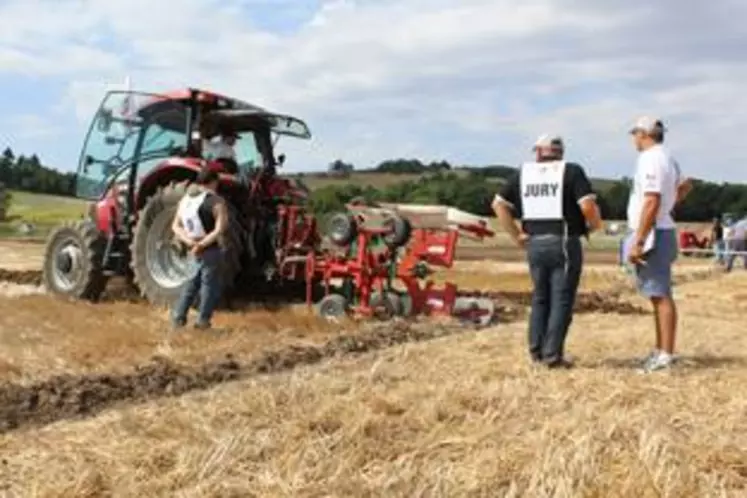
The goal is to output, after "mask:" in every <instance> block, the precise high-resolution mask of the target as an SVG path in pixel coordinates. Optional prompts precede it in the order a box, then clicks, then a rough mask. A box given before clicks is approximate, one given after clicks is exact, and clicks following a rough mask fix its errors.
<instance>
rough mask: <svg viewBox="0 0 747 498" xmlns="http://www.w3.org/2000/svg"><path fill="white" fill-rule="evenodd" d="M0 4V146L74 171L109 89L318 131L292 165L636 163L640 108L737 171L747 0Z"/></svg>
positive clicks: (294, 153) (690, 161) (696, 159)
mask: <svg viewBox="0 0 747 498" xmlns="http://www.w3.org/2000/svg"><path fill="white" fill-rule="evenodd" d="M169 5H174V4H171V3H169V2H153V1H152V0H0V19H2V20H3V29H2V30H0V109H2V115H1V116H0V147H4V146H6V145H9V146H11V147H12V148H13V149H14V150H16V151H18V152H19V153H25V154H30V153H34V152H35V153H37V154H39V155H40V156H41V158H42V160H43V161H44V162H45V163H46V164H49V165H52V166H54V167H57V168H60V169H65V170H69V169H73V168H75V165H76V163H77V156H78V153H79V148H80V145H81V142H82V139H83V137H84V135H85V132H86V128H87V126H88V120H89V119H90V115H91V113H92V112H93V111H94V110H95V108H96V106H97V104H98V102H99V100H100V99H101V97H102V96H103V94H104V92H105V91H106V90H107V89H109V88H112V87H113V85H114V86H116V85H118V84H121V83H122V82H123V81H124V79H125V77H127V76H129V77H131V78H132V81H133V84H134V86H135V88H136V89H138V90H143V91H162V90H166V89H169V88H175V87H176V88H178V87H183V86H187V85H193V86H205V87H208V88H211V89H214V90H217V91H220V92H223V93H228V94H231V95H235V96H237V97H239V98H242V99H244V100H248V101H251V102H255V103H258V104H260V105H264V106H268V107H270V108H273V109H276V110H278V111H280V112H286V113H290V114H295V115H298V116H300V117H302V118H304V119H305V120H306V121H307V122H308V123H309V125H310V127H311V129H312V132H313V134H314V139H313V141H312V142H300V143H294V142H291V141H286V142H282V147H281V148H282V150H281V151H282V152H286V154H287V155H288V163H287V166H286V167H287V169H288V170H289V171H309V170H314V169H323V168H325V167H326V165H327V164H328V163H329V162H331V161H332V160H334V159H336V158H341V159H344V160H346V161H350V162H353V163H354V164H355V165H357V166H358V167H361V168H363V167H369V166H373V165H375V164H376V163H377V162H379V161H381V160H384V159H387V158H392V157H418V158H421V159H423V160H437V159H446V160H448V161H450V162H452V163H455V164H495V163H509V164H515V163H517V162H519V161H521V160H523V159H525V158H527V157H528V155H529V148H530V146H531V143H532V141H533V139H534V138H535V137H536V136H538V135H540V134H543V133H558V134H561V135H563V136H564V137H565V138H566V141H567V143H568V145H569V147H568V156H569V158H571V159H575V160H578V161H580V162H582V163H583V164H584V165H585V166H586V167H587V169H588V170H589V171H590V172H591V173H592V174H593V175H595V176H621V175H625V174H630V171H631V170H632V167H633V162H634V160H635V153H634V151H633V149H632V147H631V144H630V142H629V137H628V136H627V134H626V130H627V129H628V127H629V125H630V123H631V122H632V121H633V120H634V119H635V118H636V117H637V116H638V115H640V114H653V115H657V116H660V117H662V118H663V119H664V120H665V121H667V122H668V124H669V127H670V130H671V133H670V137H669V138H668V141H669V142H670V145H671V147H672V148H673V149H674V152H675V154H676V156H677V157H678V159H679V160H680V163H681V164H682V166H683V168H684V169H685V171H686V172H687V173H689V174H691V175H693V176H697V177H702V178H707V179H711V180H716V181H721V180H730V181H742V179H743V173H742V171H741V168H740V167H738V166H737V165H740V166H741V164H744V163H745V160H747V150H746V149H745V147H744V146H743V145H742V142H743V139H742V134H743V132H742V130H744V129H745V127H747V99H745V98H744V97H743V94H744V90H743V85H744V84H743V82H744V81H747V58H745V57H744V50H745V47H747V29H745V28H744V27H743V26H742V22H741V19H744V17H745V16H746V15H747V4H746V3H744V2H740V1H737V0H719V1H716V2H709V3H703V2H695V1H692V0H679V1H676V0H661V1H659V2H649V1H643V0H630V1H627V2H621V1H617V0H526V1H524V2H516V1H513V0H511V1H509V0H458V1H457V0H453V1H447V0H396V1H395V0H358V1H354V0H333V1H325V0H313V1H312V0H222V1H218V0H182V1H180V2H179V3H178V5H179V7H178V8H174V7H169Z"/></svg>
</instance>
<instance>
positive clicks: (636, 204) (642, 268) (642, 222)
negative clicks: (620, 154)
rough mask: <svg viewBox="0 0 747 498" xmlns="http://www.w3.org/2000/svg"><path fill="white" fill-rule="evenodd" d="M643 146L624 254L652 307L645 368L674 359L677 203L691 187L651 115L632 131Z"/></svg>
mask: <svg viewBox="0 0 747 498" xmlns="http://www.w3.org/2000/svg"><path fill="white" fill-rule="evenodd" d="M630 133H631V135H632V136H633V142H634V144H635V147H636V149H637V150H638V151H639V153H640V154H639V156H638V161H637V164H636V171H635V176H634V178H633V189H632V191H631V193H630V199H629V201H628V226H629V229H630V230H631V233H630V234H629V235H628V238H627V241H626V251H625V252H626V256H627V257H626V259H627V260H628V262H629V263H631V264H633V265H634V266H635V273H636V280H637V286H638V290H639V292H640V293H641V294H642V295H644V296H645V297H647V298H649V299H650V300H651V304H652V305H653V308H654V317H655V327H656V347H655V349H654V351H652V352H651V353H650V354H649V355H648V357H647V358H646V359H645V360H644V362H643V369H644V371H645V372H651V371H654V370H660V369H664V368H668V367H670V366H671V365H672V363H673V361H674V346H675V336H676V331H677V307H676V305H675V302H674V298H673V297H672V264H673V263H674V261H675V260H676V259H677V252H678V246H677V227H676V224H675V222H674V219H673V217H672V211H673V210H674V207H675V206H676V205H677V203H678V202H680V201H681V200H682V199H683V198H684V197H685V196H686V195H687V194H688V193H689V191H690V189H691V188H692V187H691V183H690V181H689V180H684V179H683V178H682V174H681V171H680V168H679V165H678V164H677V161H675V160H674V158H673V157H672V155H671V154H670V152H669V150H668V149H667V148H666V147H665V146H664V145H663V142H664V133H665V128H664V125H663V124H662V122H661V121H660V120H658V119H654V118H651V117H642V118H640V119H638V121H636V123H635V125H634V126H633V128H632V129H631V131H630Z"/></svg>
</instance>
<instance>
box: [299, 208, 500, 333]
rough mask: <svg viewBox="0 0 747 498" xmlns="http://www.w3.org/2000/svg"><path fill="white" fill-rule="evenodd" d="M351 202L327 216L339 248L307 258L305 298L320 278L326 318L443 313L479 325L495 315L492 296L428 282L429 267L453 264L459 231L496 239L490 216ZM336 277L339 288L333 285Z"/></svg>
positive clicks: (321, 309)
mask: <svg viewBox="0 0 747 498" xmlns="http://www.w3.org/2000/svg"><path fill="white" fill-rule="evenodd" d="M346 207H347V209H348V212H347V213H338V214H336V215H334V216H333V217H332V218H331V219H330V223H329V228H328V231H327V237H328V240H330V241H331V242H332V243H333V244H334V245H336V246H337V248H338V250H337V251H335V250H327V251H324V252H322V253H320V254H314V253H310V254H309V255H308V257H307V262H306V284H307V289H306V300H307V304H308V305H309V306H311V305H312V304H313V290H314V289H313V284H314V282H320V283H321V284H322V286H323V289H324V297H322V298H321V300H320V301H319V302H318V303H317V310H318V313H319V314H320V315H321V316H323V317H326V318H337V317H340V316H343V315H345V314H348V313H351V312H352V313H353V314H355V315H360V316H366V317H376V318H379V319H389V318H392V317H394V316H413V315H441V316H455V317H457V318H459V319H461V320H464V321H468V322H471V323H476V324H482V325H485V324H487V323H489V322H490V321H491V320H492V318H493V317H494V312H495V308H494V304H493V301H492V300H490V299H485V298H474V297H460V296H459V294H458V291H457V286H456V285H455V284H454V283H451V282H446V283H445V284H444V285H443V286H442V287H438V286H437V285H436V283H435V282H434V281H433V280H430V279H428V277H429V276H430V275H432V274H433V273H434V271H433V269H432V267H440V268H451V267H452V266H453V264H454V258H455V255H456V248H457V243H458V241H459V237H460V235H464V236H468V237H471V238H473V239H476V240H479V241H482V240H484V239H485V238H488V237H493V236H494V235H495V233H494V232H493V231H492V230H491V229H490V228H489V227H488V222H487V220H485V219H483V218H481V217H478V216H475V215H472V214H470V213H467V212H464V211H460V210H458V209H455V208H451V207H447V206H432V205H414V204H388V205H374V206H369V205H365V204H360V203H352V204H348V205H347V206H346ZM340 249H342V250H340ZM335 280H337V281H338V283H340V285H337V286H335V285H334V281H335ZM398 284H399V285H398ZM333 289H334V290H333Z"/></svg>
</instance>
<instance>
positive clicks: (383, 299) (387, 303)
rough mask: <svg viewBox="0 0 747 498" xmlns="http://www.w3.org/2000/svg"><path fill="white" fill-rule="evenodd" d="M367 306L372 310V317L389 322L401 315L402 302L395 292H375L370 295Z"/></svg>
mask: <svg viewBox="0 0 747 498" xmlns="http://www.w3.org/2000/svg"><path fill="white" fill-rule="evenodd" d="M368 304H369V306H371V308H373V310H374V316H375V317H376V318H378V319H380V320H389V319H391V318H394V317H395V316H401V315H402V311H403V306H402V301H401V299H400V297H399V296H398V295H397V293H396V292H384V293H381V292H379V291H375V292H373V293H372V294H371V298H370V299H369V301H368Z"/></svg>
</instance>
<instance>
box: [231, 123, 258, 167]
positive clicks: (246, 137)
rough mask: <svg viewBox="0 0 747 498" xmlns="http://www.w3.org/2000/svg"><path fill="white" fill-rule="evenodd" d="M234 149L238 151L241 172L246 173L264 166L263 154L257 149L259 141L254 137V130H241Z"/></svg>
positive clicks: (237, 159) (237, 160)
mask: <svg viewBox="0 0 747 498" xmlns="http://www.w3.org/2000/svg"><path fill="white" fill-rule="evenodd" d="M234 151H235V152H236V163H237V164H238V166H239V172H241V173H245V172H247V171H250V170H252V169H255V168H259V167H260V166H262V155H261V154H260V153H259V150H258V149H257V141H256V140H255V138H254V133H253V132H251V131H242V132H239V137H238V140H236V145H235V146H234Z"/></svg>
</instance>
